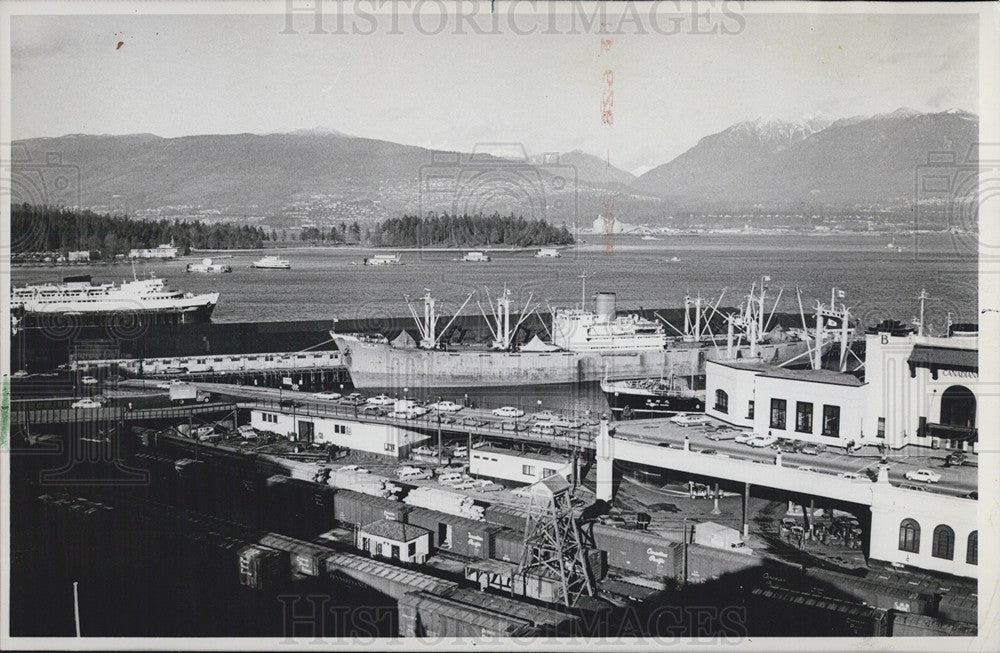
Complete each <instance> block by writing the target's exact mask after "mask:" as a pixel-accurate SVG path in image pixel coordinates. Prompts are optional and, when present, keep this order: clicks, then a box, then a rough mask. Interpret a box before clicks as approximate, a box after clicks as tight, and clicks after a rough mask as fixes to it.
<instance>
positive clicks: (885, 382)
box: [864, 329, 983, 449]
mask: <svg viewBox="0 0 1000 653" xmlns="http://www.w3.org/2000/svg"><path fill="white" fill-rule="evenodd" d="M960 333H961V332H960ZM964 333H967V335H955V336H952V337H948V338H941V337H931V336H920V335H916V334H913V333H910V332H905V331H900V330H896V331H893V330H890V329H886V330H883V331H876V332H874V333H869V334H867V335H866V337H865V346H866V356H865V377H866V380H867V381H868V389H867V397H866V402H865V419H864V431H865V433H866V434H869V435H870V436H874V437H876V438H877V439H878V440H879V441H882V442H885V443H886V445H887V446H889V447H890V448H892V449H898V448H900V447H904V446H906V445H911V444H915V445H919V446H927V447H932V448H955V449H969V448H974V447H975V442H976V440H977V438H978V417H977V414H976V407H977V404H978V403H979V401H980V400H981V399H982V395H983V389H982V388H981V387H980V386H979V338H978V336H977V335H975V333H974V332H964Z"/></svg>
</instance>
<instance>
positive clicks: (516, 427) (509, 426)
mask: <svg viewBox="0 0 1000 653" xmlns="http://www.w3.org/2000/svg"><path fill="white" fill-rule="evenodd" d="M500 428H501V429H502V430H504V431H523V430H524V429H526V428H528V427H527V426H525V425H524V424H518V423H517V422H504V423H503V424H501V425H500Z"/></svg>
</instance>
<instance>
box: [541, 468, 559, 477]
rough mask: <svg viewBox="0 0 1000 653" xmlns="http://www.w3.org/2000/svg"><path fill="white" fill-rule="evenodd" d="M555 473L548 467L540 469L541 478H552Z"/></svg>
mask: <svg viewBox="0 0 1000 653" xmlns="http://www.w3.org/2000/svg"><path fill="white" fill-rule="evenodd" d="M555 473H556V470H554V469H549V468H548V467H545V468H543V469H542V478H548V477H549V476H552V475H553V474H555Z"/></svg>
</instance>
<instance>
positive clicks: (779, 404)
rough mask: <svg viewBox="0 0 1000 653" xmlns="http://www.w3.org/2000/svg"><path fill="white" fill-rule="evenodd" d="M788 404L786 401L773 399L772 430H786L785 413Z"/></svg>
mask: <svg viewBox="0 0 1000 653" xmlns="http://www.w3.org/2000/svg"><path fill="white" fill-rule="evenodd" d="M787 410H788V402H787V401H785V400H784V399H771V428H772V429H781V430H782V431H784V430H785V413H786V412H787Z"/></svg>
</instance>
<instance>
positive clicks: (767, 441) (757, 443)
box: [747, 435, 778, 449]
mask: <svg viewBox="0 0 1000 653" xmlns="http://www.w3.org/2000/svg"><path fill="white" fill-rule="evenodd" d="M777 441H778V438H776V437H774V436H773V435H758V436H755V437H752V438H750V439H749V440H747V444H748V445H750V446H751V447H755V448H758V449H760V448H763V447H770V446H771V445H772V444H774V443H775V442H777Z"/></svg>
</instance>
